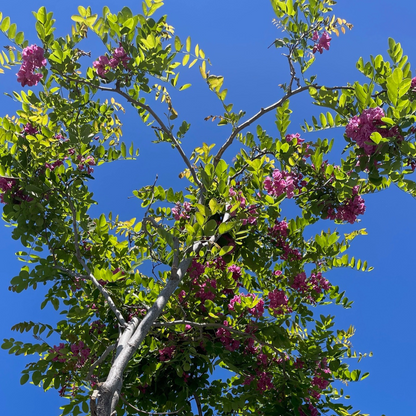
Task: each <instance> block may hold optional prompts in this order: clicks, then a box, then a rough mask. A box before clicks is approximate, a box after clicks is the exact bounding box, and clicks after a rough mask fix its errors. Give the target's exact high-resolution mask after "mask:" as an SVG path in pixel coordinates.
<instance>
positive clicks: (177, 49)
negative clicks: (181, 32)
mask: <svg viewBox="0 0 416 416" xmlns="http://www.w3.org/2000/svg"><path fill="white" fill-rule="evenodd" d="M181 49H182V43H181V40H180V39H179V37H178V36H175V50H176V51H177V52H179V51H180V50H181Z"/></svg>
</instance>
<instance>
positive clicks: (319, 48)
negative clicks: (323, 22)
mask: <svg viewBox="0 0 416 416" xmlns="http://www.w3.org/2000/svg"><path fill="white" fill-rule="evenodd" d="M315 34H317V32H315V33H314V34H313V37H312V40H315V41H316V40H317V36H316V35H315ZM331 39H332V38H331V37H329V35H328V33H327V32H324V33H322V36H321V38H320V39H319V42H318V43H316V44H315V46H314V47H313V50H312V52H313V53H316V52H319V53H322V52H323V50H324V49H326V50H327V51H329V44H330V42H331Z"/></svg>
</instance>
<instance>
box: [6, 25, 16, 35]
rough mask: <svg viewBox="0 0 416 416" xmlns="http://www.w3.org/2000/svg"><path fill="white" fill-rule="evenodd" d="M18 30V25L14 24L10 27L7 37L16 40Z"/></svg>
mask: <svg viewBox="0 0 416 416" xmlns="http://www.w3.org/2000/svg"><path fill="white" fill-rule="evenodd" d="M16 30H17V25H16V23H12V24H11V25H10V27H9V30H8V32H7V37H8V38H9V39H14V37H15V35H16Z"/></svg>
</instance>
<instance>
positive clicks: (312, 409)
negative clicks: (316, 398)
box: [299, 403, 319, 416]
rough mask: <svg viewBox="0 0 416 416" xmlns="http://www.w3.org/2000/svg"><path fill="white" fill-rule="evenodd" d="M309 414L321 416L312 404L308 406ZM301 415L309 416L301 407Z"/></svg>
mask: <svg viewBox="0 0 416 416" xmlns="http://www.w3.org/2000/svg"><path fill="white" fill-rule="evenodd" d="M308 409H309V413H308V415H310V416H319V412H318V409H317V408H316V407H315V406H313V405H312V404H311V403H309V404H308ZM299 414H300V416H307V415H306V413H305V412H304V411H303V410H302V408H301V407H299Z"/></svg>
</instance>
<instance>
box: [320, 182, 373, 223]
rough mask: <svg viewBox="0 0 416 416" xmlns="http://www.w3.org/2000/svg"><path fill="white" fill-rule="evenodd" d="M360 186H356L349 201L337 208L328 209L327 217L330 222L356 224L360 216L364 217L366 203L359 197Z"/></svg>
mask: <svg viewBox="0 0 416 416" xmlns="http://www.w3.org/2000/svg"><path fill="white" fill-rule="evenodd" d="M358 189H359V187H358V186H354V188H353V190H352V193H353V196H352V198H351V199H349V200H348V201H345V202H344V203H343V204H341V205H339V206H337V207H330V208H328V212H327V216H328V218H329V219H330V220H339V221H347V222H349V223H350V224H354V222H355V220H356V219H357V216H358V215H362V214H364V212H365V201H364V199H363V198H362V197H361V196H360V195H358Z"/></svg>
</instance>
